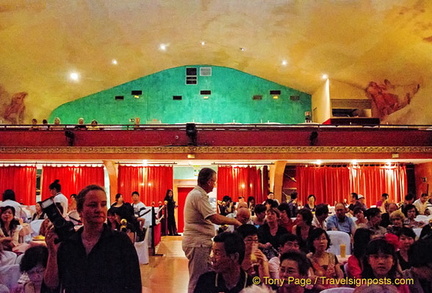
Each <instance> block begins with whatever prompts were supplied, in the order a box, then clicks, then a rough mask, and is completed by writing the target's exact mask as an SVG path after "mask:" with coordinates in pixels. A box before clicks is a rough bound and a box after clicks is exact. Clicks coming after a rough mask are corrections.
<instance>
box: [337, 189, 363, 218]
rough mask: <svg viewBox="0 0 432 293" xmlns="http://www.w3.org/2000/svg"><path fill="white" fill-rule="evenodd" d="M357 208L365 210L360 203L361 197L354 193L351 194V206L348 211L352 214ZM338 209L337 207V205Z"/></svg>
mask: <svg viewBox="0 0 432 293" xmlns="http://www.w3.org/2000/svg"><path fill="white" fill-rule="evenodd" d="M356 207H360V208H363V207H362V205H361V203H360V201H359V196H358V194H357V193H355V192H352V193H351V204H350V205H349V206H348V211H349V212H350V213H351V214H352V213H353V211H354V208H356ZM335 208H336V205H335Z"/></svg>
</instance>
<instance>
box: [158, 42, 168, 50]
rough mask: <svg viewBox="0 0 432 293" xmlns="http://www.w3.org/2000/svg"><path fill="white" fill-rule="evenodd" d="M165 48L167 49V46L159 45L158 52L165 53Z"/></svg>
mask: <svg viewBox="0 0 432 293" xmlns="http://www.w3.org/2000/svg"><path fill="white" fill-rule="evenodd" d="M167 47H168V45H167V44H160V45H159V50H162V51H166V49H167Z"/></svg>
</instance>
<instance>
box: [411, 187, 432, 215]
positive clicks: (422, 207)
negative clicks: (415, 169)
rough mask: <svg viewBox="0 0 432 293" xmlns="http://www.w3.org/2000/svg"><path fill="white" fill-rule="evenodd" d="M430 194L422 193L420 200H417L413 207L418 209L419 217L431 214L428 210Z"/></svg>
mask: <svg viewBox="0 0 432 293" xmlns="http://www.w3.org/2000/svg"><path fill="white" fill-rule="evenodd" d="M428 197H429V196H428V194H427V193H422V194H421V195H420V198H419V199H417V200H416V201H415V202H414V203H413V205H414V206H415V207H416V209H417V211H418V213H419V215H427V216H428V215H429V214H430V212H429V210H428V208H427V207H428Z"/></svg>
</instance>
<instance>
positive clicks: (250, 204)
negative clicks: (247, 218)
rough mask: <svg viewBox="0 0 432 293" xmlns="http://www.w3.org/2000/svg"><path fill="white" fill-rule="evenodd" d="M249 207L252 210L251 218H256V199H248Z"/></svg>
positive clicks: (251, 197)
mask: <svg viewBox="0 0 432 293" xmlns="http://www.w3.org/2000/svg"><path fill="white" fill-rule="evenodd" d="M247 205H248V208H249V210H250V213H251V216H255V197H253V196H249V197H248V199H247Z"/></svg>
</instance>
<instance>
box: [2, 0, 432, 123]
mask: <svg viewBox="0 0 432 293" xmlns="http://www.w3.org/2000/svg"><path fill="white" fill-rule="evenodd" d="M201 42H205V45H202V44H201ZM160 44H166V45H167V50H166V51H162V50H159V45H160ZM241 48H243V50H241ZM113 59H116V60H117V61H118V64H117V65H114V64H112V60H113ZM283 60H286V61H287V65H286V66H283V65H281V63H282V61H283ZM188 64H209V65H217V66H227V67H232V68H236V69H238V70H242V71H244V72H247V73H250V74H253V75H257V76H259V77H262V78H265V79H268V80H272V81H275V82H278V83H280V84H283V85H286V86H289V87H292V88H296V89H299V90H302V91H305V92H308V93H311V94H312V93H313V92H314V91H315V90H316V89H318V88H319V87H320V86H321V85H322V83H323V81H322V79H321V75H322V74H323V73H327V74H328V75H329V77H330V80H337V81H340V82H343V83H346V84H350V85H352V86H354V87H358V88H365V87H366V86H367V84H368V83H369V82H370V81H372V80H381V81H382V80H383V79H384V78H387V79H390V80H391V81H392V82H393V83H396V84H397V83H399V84H407V83H412V82H417V83H418V82H420V83H422V86H424V85H425V84H426V83H427V82H428V81H429V80H430V77H431V75H432V66H431V65H432V1H430V0H423V1H421V0H418V1H416V0H357V1H355V0H298V1H296V0H187V1H186V0H183V1H181V0H123V1H119V0H87V1H85V0H74V1H66V0H43V1H42V0H1V1H0V98H1V100H0V103H1V104H2V105H5V104H7V103H9V101H10V97H11V95H12V94H13V93H16V92H21V91H26V92H28V93H29V95H28V97H27V98H26V121H28V122H29V121H30V119H31V118H32V117H37V118H38V119H40V120H41V119H43V118H46V117H47V116H48V114H49V113H50V112H51V111H52V110H53V109H54V108H56V107H57V106H59V105H61V104H63V103H65V102H68V101H71V100H74V99H77V98H79V97H82V96H86V95H88V94H91V93H94V92H98V91H101V90H104V89H107V88H110V87H113V86H116V85H118V84H122V83H124V82H127V81H130V80H133V79H137V78H139V77H141V76H145V75H148V74H152V73H154V72H157V71H161V70H164V69H167V68H172V67H176V66H182V65H188ZM71 71H76V72H78V73H79V74H80V76H81V81H80V82H71V81H70V80H68V74H69V73H70V72H71Z"/></svg>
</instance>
